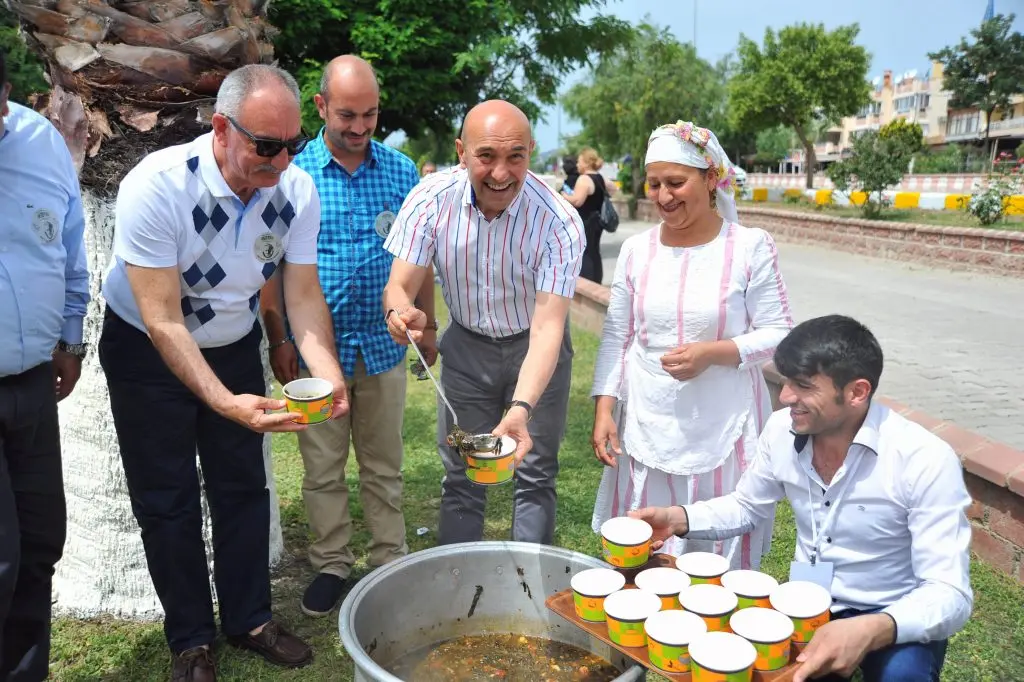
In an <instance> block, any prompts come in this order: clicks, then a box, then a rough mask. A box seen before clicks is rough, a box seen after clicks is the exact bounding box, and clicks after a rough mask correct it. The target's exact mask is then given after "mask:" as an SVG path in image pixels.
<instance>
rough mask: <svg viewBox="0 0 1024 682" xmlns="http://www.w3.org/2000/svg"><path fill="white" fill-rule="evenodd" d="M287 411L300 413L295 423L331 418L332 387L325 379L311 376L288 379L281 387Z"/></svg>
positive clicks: (318, 421) (314, 421)
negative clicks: (293, 379)
mask: <svg viewBox="0 0 1024 682" xmlns="http://www.w3.org/2000/svg"><path fill="white" fill-rule="evenodd" d="M282 392H283V393H284V401H285V403H286V405H287V409H288V411H289V412H294V413H296V414H299V415H301V416H300V417H299V418H298V419H296V420H295V422H296V423H297V424H320V423H322V422H325V421H327V420H328V419H330V418H331V412H332V411H333V410H334V387H333V386H331V382H329V381H327V380H326V379H316V378H313V377H310V378H306V379H296V380H295V381H289V382H288V383H287V384H285V385H284V388H283V389H282Z"/></svg>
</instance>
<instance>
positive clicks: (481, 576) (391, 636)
mask: <svg viewBox="0 0 1024 682" xmlns="http://www.w3.org/2000/svg"><path fill="white" fill-rule="evenodd" d="M602 566H605V564H604V562H602V561H601V560H599V559H595V558H593V557H590V556H586V555H584V554H580V553H578V552H572V551H570V550H567V549H562V548H559V547H549V546H546V545H535V544H531V543H525V542H470V543H463V544H457V545H444V546H442V547H433V548H431V549H426V550H423V551H421V552H415V553H413V554H410V555H409V556H407V557H404V558H402V559H399V560H398V561H394V562H392V563H390V564H387V565H386V566H382V567H381V568H378V569H377V570H375V571H374V572H373V573H371V574H370V575H368V576H366V577H365V578H363V579H362V580H361V581H360V582H359V583H358V584H357V585H356V586H355V587H354V588H353V589H352V591H351V592H349V594H348V596H347V597H346V598H345V601H344V603H343V604H342V605H341V612H340V613H339V615H338V628H339V630H340V632H341V643H342V646H344V647H345V650H346V651H347V652H348V655H349V656H351V657H352V660H353V661H354V662H355V680H356V682H402V681H401V680H399V678H397V677H395V676H394V675H392V674H390V673H388V672H387V671H386V670H385V669H384V668H383V667H381V664H383V665H390V664H391V663H392V662H393V661H395V660H396V659H398V658H400V657H401V656H403V655H405V654H407V653H409V652H410V651H413V650H415V649H418V648H421V647H425V646H428V645H430V644H434V643H436V642H441V641H443V640H446V639H450V638H452V637H459V636H464V635H479V634H484V633H488V632H516V633H519V634H523V635H527V636H534V637H546V638H548V639H553V640H556V641H559V642H563V643H565V644H572V645H574V646H577V647H579V648H581V649H584V650H587V651H591V652H593V653H595V654H597V655H598V656H601V657H602V658H604V659H606V660H608V661H611V663H612V664H613V665H615V666H616V667H618V668H619V670H622V671H623V673H622V675H620V676H619V677H617V678H615V679H616V680H617V681H618V682H640V680H643V679H644V676H645V670H644V668H643V667H641V666H638V665H635V664H633V662H632V661H631V660H630V659H628V658H626V657H625V656H623V655H622V654H621V653H619V652H618V651H616V650H614V649H612V648H611V647H609V646H608V645H607V644H605V643H603V642H601V641H600V640H598V639H596V638H593V637H591V636H590V635H589V634H588V633H586V632H584V631H583V630H581V629H579V628H577V627H576V626H574V625H571V624H569V623H567V622H566V621H564V620H563V619H562V618H561V617H559V616H557V615H555V614H554V613H552V612H551V611H549V610H548V609H547V607H545V606H544V600H545V599H547V598H548V597H549V596H551V595H552V594H554V593H556V592H560V591H562V590H565V589H568V588H569V580H570V578H571V577H572V575H573V574H574V573H576V572H578V571H581V570H583V569H586V568H597V567H602Z"/></svg>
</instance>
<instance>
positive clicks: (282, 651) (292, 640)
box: [227, 620, 313, 668]
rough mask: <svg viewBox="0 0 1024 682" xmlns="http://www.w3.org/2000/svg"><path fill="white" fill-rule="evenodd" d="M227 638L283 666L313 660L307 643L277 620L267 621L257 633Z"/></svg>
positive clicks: (239, 646) (287, 666) (290, 666)
mask: <svg viewBox="0 0 1024 682" xmlns="http://www.w3.org/2000/svg"><path fill="white" fill-rule="evenodd" d="M227 640H228V644H230V645H231V646H235V647H238V648H239V649H250V650H252V651H255V652H256V653H258V654H259V655H260V656H262V657H263V658H265V659H267V661H269V662H270V663H273V664H274V665H279V666H282V667H284V668H301V667H302V666H304V665H309V664H310V663H312V662H313V650H312V649H310V648H309V645H308V644H306V643H305V642H303V641H302V640H301V639H299V638H298V637H296V636H295V635H293V634H291V633H290V632H288V631H287V630H285V629H284V628H283V627H281V626H280V625H279V624H278V623H277V621H273V620H272V621H270V622H268V623H267V624H266V625H264V626H263V629H262V630H260V633H259V634H258V635H234V636H231V637H228V638H227Z"/></svg>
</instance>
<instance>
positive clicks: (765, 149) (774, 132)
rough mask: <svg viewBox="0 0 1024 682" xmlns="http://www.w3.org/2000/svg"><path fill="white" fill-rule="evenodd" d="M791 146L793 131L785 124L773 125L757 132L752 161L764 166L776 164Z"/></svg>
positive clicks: (784, 156)
mask: <svg viewBox="0 0 1024 682" xmlns="http://www.w3.org/2000/svg"><path fill="white" fill-rule="evenodd" d="M792 148H793V131H792V130H790V129H789V128H787V127H785V126H775V127H774V128H768V129H767V130H762V131H761V132H759V133H758V134H757V156H755V157H754V162H755V163H757V164H761V165H765V166H775V165H778V163H779V162H780V161H782V160H783V159H784V158H786V156H788V155H789V150H790V149H792Z"/></svg>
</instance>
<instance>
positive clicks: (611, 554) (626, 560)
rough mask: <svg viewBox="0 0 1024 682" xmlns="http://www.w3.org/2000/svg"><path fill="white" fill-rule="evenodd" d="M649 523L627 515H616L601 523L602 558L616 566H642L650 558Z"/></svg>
mask: <svg viewBox="0 0 1024 682" xmlns="http://www.w3.org/2000/svg"><path fill="white" fill-rule="evenodd" d="M653 535H654V529H653V528H651V524H649V523H647V522H646V521H641V520H640V519H634V518H631V517H629V516H616V517H615V518H613V519H608V520H607V521H605V522H604V523H602V524H601V546H602V548H603V550H604V560H605V561H607V562H608V563H610V564H611V565H612V566H616V567H617V568H636V567H638V566H643V565H644V564H646V563H647V561H648V560H649V559H650V558H651V536H653Z"/></svg>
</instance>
